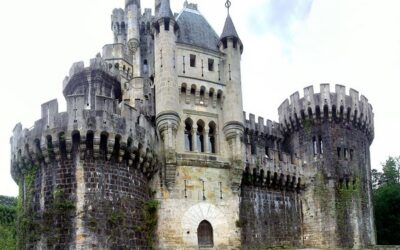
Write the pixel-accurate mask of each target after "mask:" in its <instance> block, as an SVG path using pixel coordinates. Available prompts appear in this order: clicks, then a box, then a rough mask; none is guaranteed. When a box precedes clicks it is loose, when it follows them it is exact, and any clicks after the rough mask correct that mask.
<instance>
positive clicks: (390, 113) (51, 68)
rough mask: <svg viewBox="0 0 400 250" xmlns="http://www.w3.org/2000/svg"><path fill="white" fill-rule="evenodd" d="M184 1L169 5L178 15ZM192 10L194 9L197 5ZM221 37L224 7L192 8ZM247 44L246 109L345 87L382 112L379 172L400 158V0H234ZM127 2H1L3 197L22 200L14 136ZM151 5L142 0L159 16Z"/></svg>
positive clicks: (270, 109)
mask: <svg viewBox="0 0 400 250" xmlns="http://www.w3.org/2000/svg"><path fill="white" fill-rule="evenodd" d="M183 2H184V0H171V4H172V11H173V12H179V11H180V10H181V9H182V6H183ZM189 2H190V1H189ZM192 2H194V3H197V4H198V5H199V10H200V12H201V13H202V14H203V15H204V16H205V17H206V19H207V20H208V21H209V22H210V24H211V25H212V26H213V27H214V29H215V31H216V32H217V34H220V33H221V31H222V28H223V24H224V21H225V17H226V9H225V7H224V3H225V0H212V1H211V0H192ZM231 2H232V7H231V10H230V13H231V16H232V19H233V21H234V23H235V26H236V29H237V31H238V34H239V36H240V37H241V40H242V41H243V43H244V52H243V57H242V88H243V100H244V110H245V111H246V112H247V113H253V114H255V115H256V116H262V117H264V118H265V119H271V120H275V121H277V120H278V113H277V109H278V107H279V105H280V104H281V103H282V102H283V101H284V100H285V99H286V98H288V97H289V96H290V95H291V94H292V93H294V92H295V91H299V92H300V95H302V94H303V92H302V89H303V88H304V87H306V86H309V85H314V89H315V91H316V92H318V91H319V84H320V83H331V91H334V85H335V84H343V85H345V86H346V87H347V91H348V89H349V88H350V87H351V88H354V89H356V90H359V91H360V93H361V94H363V95H365V96H366V97H367V98H368V100H369V102H370V103H371V104H372V105H373V108H374V113H375V140H374V142H373V144H372V146H371V160H372V168H378V169H380V168H381V163H382V162H384V161H385V160H386V159H387V157H388V156H397V155H400V152H399V150H398V149H399V147H398V146H397V143H399V142H400V132H399V130H398V128H399V124H400V108H399V102H400V95H399V90H400V87H399V83H400V70H399V69H400V28H399V26H398V24H399V23H400V15H399V14H398V10H399V9H400V1H398V0H251V1H243V0H240V1H239V0H231ZM123 5H124V1H123V0H113V1H111V0H84V1H82V0H56V1H55V0H36V1H32V0H18V1H1V3H0V32H1V36H0V56H1V60H0V94H1V98H0V111H1V113H0V114H1V118H2V119H1V122H0V195H10V196H16V195H17V186H16V185H15V183H14V181H13V180H12V178H11V176H10V143H9V140H10V136H11V133H12V130H13V128H14V127H15V125H16V124H17V123H18V122H21V123H22V124H23V126H24V128H30V127H32V125H33V124H34V121H35V120H37V119H39V118H40V105H41V104H42V103H44V102H46V101H49V100H51V99H54V98H57V99H58V101H59V105H60V109H61V110H65V100H64V98H63V96H62V93H61V91H62V80H63V79H64V77H65V76H66V75H67V74H68V72H69V68H70V66H71V65H72V63H73V62H76V61H82V60H83V61H85V62H86V63H87V62H89V59H90V58H93V57H95V55H96V54H97V53H98V52H100V51H101V49H102V47H103V45H104V44H108V43H111V42H112V32H111V21H110V16H111V12H112V9H113V8H119V7H123ZM153 5H154V1H153V0H142V9H143V8H153Z"/></svg>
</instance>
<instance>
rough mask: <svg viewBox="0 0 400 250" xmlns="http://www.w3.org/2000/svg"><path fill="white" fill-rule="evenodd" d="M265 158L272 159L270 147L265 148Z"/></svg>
mask: <svg viewBox="0 0 400 250" xmlns="http://www.w3.org/2000/svg"><path fill="white" fill-rule="evenodd" d="M265 156H266V157H267V158H268V159H271V156H270V154H269V147H265Z"/></svg>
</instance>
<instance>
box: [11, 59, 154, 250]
mask: <svg viewBox="0 0 400 250" xmlns="http://www.w3.org/2000/svg"><path fill="white" fill-rule="evenodd" d="M63 89H64V96H65V98H66V100H67V112H63V113H58V104H57V101H56V100H54V101H51V102H48V103H45V104H43V105H42V118H41V119H40V120H38V121H36V122H35V126H34V127H33V128H32V129H30V130H28V129H25V130H23V129H22V126H21V125H20V124H19V125H17V126H16V128H15V129H14V134H13V137H12V138H11V148H12V152H11V154H12V162H11V164H12V166H11V172H12V176H13V178H14V180H15V181H16V182H17V183H18V185H19V187H20V197H21V203H20V206H19V211H18V213H19V219H18V223H17V224H18V225H17V228H18V237H19V241H18V242H19V244H20V245H19V246H18V249H50V248H51V249H53V248H54V249H93V248H96V249H97V248H98V249H117V248H123V249H139V248H140V249H147V248H148V242H149V233H148V231H145V230H148V229H145V228H144V229H143V225H146V223H145V218H144V211H145V209H146V205H145V204H147V202H148V201H149V199H150V198H149V192H148V180H149V179H150V177H151V176H152V175H153V174H154V173H155V171H156V157H155V154H154V153H153V152H154V151H153V150H154V148H155V145H156V141H155V140H156V139H155V138H156V137H155V130H154V129H153V128H152V125H151V123H150V122H147V121H146V119H144V118H143V117H142V116H141V115H140V114H139V113H138V112H137V111H136V110H135V109H134V108H131V107H130V106H129V105H126V104H125V103H124V102H122V103H120V101H121V99H120V98H121V89H120V81H119V78H118V73H117V72H114V71H113V69H111V70H109V67H108V65H107V64H106V63H105V62H104V61H103V60H102V59H101V58H99V57H98V58H95V59H93V60H91V65H90V67H86V68H85V67H84V65H83V63H76V64H74V65H73V67H72V68H71V71H70V76H69V77H67V78H66V80H65V81H64V88H63ZM138 121H139V123H138ZM141 228H142V229H141ZM150 231H151V230H150Z"/></svg>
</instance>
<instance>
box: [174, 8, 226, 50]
mask: <svg viewBox="0 0 400 250" xmlns="http://www.w3.org/2000/svg"><path fill="white" fill-rule="evenodd" d="M176 21H177V23H178V25H179V28H180V36H179V37H178V42H180V43H184V44H190V45H195V46H198V47H200V48H205V49H209V50H213V51H218V42H219V37H218V35H217V33H216V32H215V31H214V29H213V28H212V27H211V25H210V24H209V23H208V22H207V20H206V19H205V18H204V16H203V15H201V13H200V12H199V11H198V10H197V9H191V8H184V9H183V10H182V12H181V13H180V14H179V15H178V17H177V18H176Z"/></svg>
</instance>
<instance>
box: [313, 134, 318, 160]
mask: <svg viewBox="0 0 400 250" xmlns="http://www.w3.org/2000/svg"><path fill="white" fill-rule="evenodd" d="M317 150H318V149H317V140H316V139H315V136H314V137H313V153H314V156H316V155H317Z"/></svg>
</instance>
